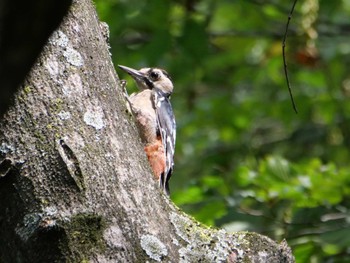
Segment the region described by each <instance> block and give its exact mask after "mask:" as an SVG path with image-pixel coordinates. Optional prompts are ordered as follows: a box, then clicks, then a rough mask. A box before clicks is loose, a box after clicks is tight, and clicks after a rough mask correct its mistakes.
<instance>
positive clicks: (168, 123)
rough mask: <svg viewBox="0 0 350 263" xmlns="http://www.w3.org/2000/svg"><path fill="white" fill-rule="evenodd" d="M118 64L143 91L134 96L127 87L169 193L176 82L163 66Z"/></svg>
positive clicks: (159, 176) (153, 162)
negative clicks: (137, 66) (139, 66)
mask: <svg viewBox="0 0 350 263" xmlns="http://www.w3.org/2000/svg"><path fill="white" fill-rule="evenodd" d="M118 67H119V68H121V69H122V70H124V71H125V72H126V73H128V74H129V75H130V76H131V77H132V78H133V79H134V80H135V82H136V85H137V87H138V88H139V90H140V91H139V92H137V93H133V94H131V95H130V96H129V95H128V93H127V91H126V90H124V92H125V95H126V99H127V101H128V102H129V104H130V108H131V111H132V113H133V115H134V116H135V119H136V123H137V126H138V128H139V131H140V135H141V140H142V142H143V143H144V144H145V147H144V150H145V152H146V154H147V157H148V161H149V163H150V166H151V168H152V170H153V173H154V176H155V178H156V179H157V180H159V184H160V187H161V188H162V189H163V190H164V192H165V193H166V194H167V195H169V179H170V177H171V175H172V172H173V168H174V152H175V140H176V122H175V116H174V113H173V109H172V106H171V103H170V96H171V94H172V92H173V89H174V86H173V83H172V81H171V79H170V76H169V74H168V73H167V72H166V71H165V70H163V69H159V68H142V69H140V70H135V69H132V68H129V67H126V66H121V65H119V66H118Z"/></svg>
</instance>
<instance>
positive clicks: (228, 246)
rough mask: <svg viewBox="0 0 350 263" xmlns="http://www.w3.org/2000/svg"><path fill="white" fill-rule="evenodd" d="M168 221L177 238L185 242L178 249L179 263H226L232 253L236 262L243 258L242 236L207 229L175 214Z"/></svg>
mask: <svg viewBox="0 0 350 263" xmlns="http://www.w3.org/2000/svg"><path fill="white" fill-rule="evenodd" d="M170 221H171V223H172V224H173V225H174V227H175V232H176V234H177V235H178V237H179V238H180V239H181V240H182V242H185V245H184V246H182V248H180V249H179V255H180V262H226V261H227V260H228V259H229V258H231V257H232V253H234V254H235V256H236V258H237V259H238V260H241V259H242V258H243V256H244V255H243V254H244V253H243V249H242V247H241V246H242V243H244V238H243V237H242V236H235V235H230V234H228V233H226V232H225V231H224V230H215V229H210V228H207V227H205V226H203V225H200V224H199V223H196V222H195V221H194V220H191V219H190V218H188V217H186V216H182V215H179V214H176V213H171V214H170ZM237 262H239V261H237Z"/></svg>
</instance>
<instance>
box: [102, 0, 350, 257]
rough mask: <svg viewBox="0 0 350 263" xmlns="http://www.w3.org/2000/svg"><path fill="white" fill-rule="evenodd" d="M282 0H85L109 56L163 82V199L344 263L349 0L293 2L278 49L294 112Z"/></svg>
mask: <svg viewBox="0 0 350 263" xmlns="http://www.w3.org/2000/svg"><path fill="white" fill-rule="evenodd" d="M291 5H292V1H282V0H268V1H256V0H239V1H229V0H217V1H216V0H202V1H184V0H182V1H179V0H175V1H165V0H147V1H140V0H129V1H125V0H124V1H122V0H120V1H117V0H96V6H97V8H98V11H99V15H100V18H101V20H103V21H106V22H108V24H109V26H110V32H111V36H110V39H111V46H112V54H113V59H114V62H115V64H122V65H127V66H130V67H134V68H141V67H144V66H157V67H163V68H166V69H167V71H169V72H170V73H171V75H172V78H173V80H174V83H175V93H174V95H173V98H172V102H173V106H174V110H175V114H176V117H177V124H178V130H177V132H178V137H177V145H176V160H175V163H176V167H175V173H174V176H173V178H172V179H171V182H170V186H171V190H172V195H171V197H172V199H173V200H174V201H175V202H176V203H177V204H178V205H179V206H180V207H182V208H183V209H184V210H185V211H186V212H188V213H190V214H192V215H193V216H194V217H196V218H197V219H198V220H200V221H202V222H204V223H206V224H210V225H216V226H220V227H225V228H226V229H228V230H232V231H236V230H251V231H257V232H259V233H262V234H266V235H269V236H271V237H272V238H274V239H277V240H281V239H283V238H285V239H287V241H288V243H289V244H290V245H291V246H292V248H293V251H294V253H295V256H296V259H297V262H349V261H350V254H349V250H348V247H349V244H350V240H349V239H350V238H349V237H350V227H349V222H350V213H349V209H348V207H349V205H350V201H349V196H350V167H349V160H350V154H349V147H350V139H349V138H350V124H349V123H350V122H349V119H350V104H349V103H348V99H349V97H350V75H349V67H350V56H349V53H350V48H349V44H348V41H349V40H348V38H349V34H348V32H347V30H346V28H347V26H348V23H349V22H348V21H349V20H348V18H349V15H350V5H349V3H348V1H341V0H336V1H326V0H320V1H317V0H302V1H298V3H297V6H296V10H295V13H294V15H293V18H292V20H291V26H290V31H289V34H288V39H287V49H286V51H287V61H288V70H289V74H290V80H291V83H292V89H293V92H294V96H295V100H296V103H297V107H298V110H299V113H298V114H295V113H294V112H293V109H292V106H291V102H290V98H289V94H288V91H287V86H286V82H285V76H284V72H283V63H282V45H281V44H282V43H281V40H282V38H283V34H284V30H285V24H286V22H287V18H288V13H289V10H290V8H291ZM121 76H122V77H125V76H124V75H123V73H121ZM132 85H133V83H132V82H131V81H129V86H132Z"/></svg>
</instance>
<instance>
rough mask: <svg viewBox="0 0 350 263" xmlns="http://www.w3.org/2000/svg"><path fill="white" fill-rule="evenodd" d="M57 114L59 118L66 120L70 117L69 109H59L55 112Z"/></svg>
mask: <svg viewBox="0 0 350 263" xmlns="http://www.w3.org/2000/svg"><path fill="white" fill-rule="evenodd" d="M57 115H58V117H59V118H60V119H61V120H68V119H70V117H71V114H70V112H69V111H60V112H59V113H57Z"/></svg>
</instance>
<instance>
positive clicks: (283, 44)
mask: <svg viewBox="0 0 350 263" xmlns="http://www.w3.org/2000/svg"><path fill="white" fill-rule="evenodd" d="M296 3H297V0H294V3H293V6H292V9H291V10H290V13H289V15H288V20H287V24H286V31H285V32H284V36H283V41H282V56H283V65H284V75H285V76H286V81H287V86H288V92H289V96H290V99H291V101H292V105H293V109H294V111H295V113H298V110H297V106H296V104H295V102H294V97H293V93H292V88H291V85H290V82H289V77H288V69H287V61H286V53H285V48H286V39H287V35H288V28H289V22H290V20H291V18H292V15H293V11H294V7H295V5H296Z"/></svg>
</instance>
